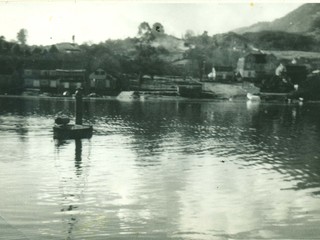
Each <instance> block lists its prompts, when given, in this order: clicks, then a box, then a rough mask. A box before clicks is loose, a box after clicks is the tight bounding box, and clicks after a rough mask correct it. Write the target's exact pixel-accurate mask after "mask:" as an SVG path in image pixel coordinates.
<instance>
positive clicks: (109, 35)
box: [0, 0, 301, 45]
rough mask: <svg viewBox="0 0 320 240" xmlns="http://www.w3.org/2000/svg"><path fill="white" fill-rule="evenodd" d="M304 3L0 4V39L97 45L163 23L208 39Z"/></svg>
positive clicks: (170, 31) (177, 31)
mask: <svg viewBox="0 0 320 240" xmlns="http://www.w3.org/2000/svg"><path fill="white" fill-rule="evenodd" d="M299 5H301V2H300V3H298V2H295V3H294V2H290V3H288V2H287V3H284V2H282V3H259V2H254V1H251V2H250V1H246V2H240V3H239V2H238V3H226V2H221V1H220V3H208V2H207V3H203V2H202V3H163V2H162V3H161V2H158V3H150V2H149V3H148V2H144V3H142V2H141V1H140V2H139V1H135V2H123V1H122V2H110V1H89V0H88V1H84V0H82V1H81V0H77V1H75V0H73V1H68V0H65V1H61V0H60V1H52V0H50V1H49V0H43V1H28V0H24V1H10V0H9V1H4V0H0V35H3V36H4V37H5V38H6V39H7V40H15V39H16V35H17V32H18V31H19V30H20V29H21V28H25V29H27V30H28V44H30V45H32V44H37V45H48V44H54V43H58V42H66V41H68V42H70V41H71V39H72V35H75V38H76V42H77V43H79V44H81V43H83V42H93V43H99V42H101V41H105V40H107V39H118V38H126V37H134V36H136V34H137V29H138V25H139V24H140V23H141V22H143V21H147V22H148V23H149V24H150V25H152V24H153V23H155V22H160V23H162V25H163V26H164V29H165V32H166V33H168V34H172V35H174V36H176V37H181V36H182V34H184V33H185V32H186V30H187V29H191V30H193V31H194V32H195V33H196V34H201V33H202V32H203V31H205V30H206V31H208V33H209V35H213V34H216V33H222V32H227V31H230V30H232V29H235V28H238V27H242V26H248V25H251V24H254V23H256V22H259V21H272V20H274V19H276V18H279V17H282V16H284V15H285V14H287V13H289V12H290V11H292V10H294V9H295V8H297V7H299Z"/></svg>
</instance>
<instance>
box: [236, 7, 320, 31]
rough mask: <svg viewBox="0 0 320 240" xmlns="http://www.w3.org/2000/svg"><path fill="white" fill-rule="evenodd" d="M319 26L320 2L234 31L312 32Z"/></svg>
mask: <svg viewBox="0 0 320 240" xmlns="http://www.w3.org/2000/svg"><path fill="white" fill-rule="evenodd" d="M316 27H318V28H319V27H320V3H306V4H303V5H301V6H300V7H298V8H297V9H296V10H294V11H292V12H290V13H288V14H287V15H285V16H284V17H281V18H279V19H276V20H274V21H272V22H259V23H256V24H253V25H251V26H249V27H243V28H238V29H235V30H234V32H236V33H238V34H243V33H246V32H261V31H282V32H289V33H307V32H312V31H313V30H314V28H316Z"/></svg>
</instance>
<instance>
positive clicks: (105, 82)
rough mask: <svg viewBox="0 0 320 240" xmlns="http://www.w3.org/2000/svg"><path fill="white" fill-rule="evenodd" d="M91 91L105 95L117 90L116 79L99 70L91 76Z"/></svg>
mask: <svg viewBox="0 0 320 240" xmlns="http://www.w3.org/2000/svg"><path fill="white" fill-rule="evenodd" d="M89 85H90V91H94V92H96V93H105V92H108V91H112V90H115V88H116V85H117V84H116V79H115V78H114V77H113V76H111V75H110V74H107V73H106V71H105V70H103V69H101V68H98V69H97V70H96V71H94V72H93V73H91V74H90V75H89Z"/></svg>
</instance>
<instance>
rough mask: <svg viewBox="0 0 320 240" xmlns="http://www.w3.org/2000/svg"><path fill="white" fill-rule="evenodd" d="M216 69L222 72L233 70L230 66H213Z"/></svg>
mask: <svg viewBox="0 0 320 240" xmlns="http://www.w3.org/2000/svg"><path fill="white" fill-rule="evenodd" d="M214 69H215V70H216V71H223V72H233V67H230V66H214Z"/></svg>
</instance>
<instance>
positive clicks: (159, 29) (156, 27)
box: [152, 22, 164, 35]
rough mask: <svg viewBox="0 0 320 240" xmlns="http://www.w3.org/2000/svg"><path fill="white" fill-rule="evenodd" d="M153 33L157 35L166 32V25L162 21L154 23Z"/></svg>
mask: <svg viewBox="0 0 320 240" xmlns="http://www.w3.org/2000/svg"><path fill="white" fill-rule="evenodd" d="M152 33H153V34H155V35H163V34H164V27H163V25H162V24H161V23H159V22H156V23H154V24H153V25H152Z"/></svg>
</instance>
